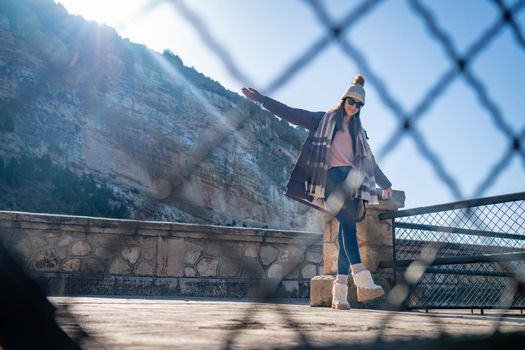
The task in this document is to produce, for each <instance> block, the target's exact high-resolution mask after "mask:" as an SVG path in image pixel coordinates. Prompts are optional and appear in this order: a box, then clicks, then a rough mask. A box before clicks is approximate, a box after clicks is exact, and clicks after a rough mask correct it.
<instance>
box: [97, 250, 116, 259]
mask: <svg viewBox="0 0 525 350" xmlns="http://www.w3.org/2000/svg"><path fill="white" fill-rule="evenodd" d="M95 256H96V257H98V258H100V259H102V260H108V259H110V258H112V257H113V253H112V252H111V250H109V249H108V248H105V247H97V248H95Z"/></svg>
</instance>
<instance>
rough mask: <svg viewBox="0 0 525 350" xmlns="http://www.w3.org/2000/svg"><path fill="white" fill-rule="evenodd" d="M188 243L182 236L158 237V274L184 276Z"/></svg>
mask: <svg viewBox="0 0 525 350" xmlns="http://www.w3.org/2000/svg"><path fill="white" fill-rule="evenodd" d="M185 257H186V244H185V242H184V239H182V238H165V237H159V238H158V246H157V264H156V269H155V271H156V274H157V275H159V276H174V277H178V276H180V277H182V276H184V267H185V263H184V260H185Z"/></svg>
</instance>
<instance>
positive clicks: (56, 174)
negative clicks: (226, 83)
mask: <svg viewBox="0 0 525 350" xmlns="http://www.w3.org/2000/svg"><path fill="white" fill-rule="evenodd" d="M305 137H306V132H305V130H302V129H296V128H294V127H292V126H290V125H289V124H288V123H287V122H284V121H282V120H279V119H278V118H276V117H275V116H273V115H271V114H270V113H268V112H267V111H264V110H262V109H261V108H259V107H258V106H256V105H254V104H253V103H250V102H247V101H246V100H245V99H243V98H242V97H240V96H239V95H237V94H235V93H232V92H230V91H227V90H226V89H224V88H223V87H222V86H221V85H220V84H219V83H218V82H216V81H213V80H212V79H209V78H207V77H205V76H203V75H202V74H200V73H198V72H196V71H195V70H194V69H192V68H188V67H186V66H184V64H183V62H182V61H181V60H180V59H179V58H178V57H177V56H176V55H174V54H173V53H171V52H169V51H166V52H164V53H163V54H160V53H157V52H154V51H152V50H149V49H148V48H147V47H145V46H143V45H138V44H134V43H131V42H129V41H128V40H125V39H122V38H120V37H119V36H118V34H117V33H116V32H115V31H114V30H113V29H112V28H109V27H106V26H101V25H98V24H96V23H93V22H87V21H85V20H84V19H82V18H81V17H78V16H71V15H69V14H68V13H67V12H66V11H65V9H64V8H63V7H62V6H60V5H57V4H55V3H54V2H53V1H52V0H2V2H0V171H2V172H3V174H0V175H2V176H0V209H2V210H13V209H15V210H28V211H41V212H54V211H55V212H65V213H74V214H84V215H90V214H91V215H100V214H99V213H104V211H101V209H100V207H101V205H100V203H99V204H97V201H96V200H95V199H96V198H97V196H99V194H97V192H96V190H97V189H98V191H99V192H100V189H101V186H102V187H103V189H104V190H105V191H106V192H107V191H110V192H111V195H110V196H109V197H108V198H109V199H108V203H106V205H109V207H111V208H113V209H114V211H112V212H111V213H119V214H115V215H116V216H118V215H121V216H122V215H124V217H130V218H134V219H147V220H169V221H182V222H198V223H212V224H222V225H236V226H241V225H244V226H255V227H265V226H267V227H270V228H283V229H286V228H294V229H307V230H318V229H319V226H318V224H316V223H317V221H319V220H318V217H317V215H315V214H314V213H313V211H312V210H310V209H308V208H306V207H304V206H302V205H300V204H297V203H295V202H294V201H292V200H290V199H288V198H286V197H285V196H284V195H283V194H282V187H283V186H284V185H285V184H286V180H287V178H288V176H289V173H290V171H291V169H292V166H293V163H294V160H295V158H296V157H297V156H298V153H299V149H300V145H301V143H302V142H303V140H304V139H305ZM21 159H23V162H22V161H21ZM42 159H45V160H46V161H42ZM24 162H25V163H24ZM23 164H31V167H28V166H26V167H25V168H24V166H22V165H23ZM35 164H45V166H44V165H41V166H40V165H39V166H36V165H35ZM29 168H31V169H32V170H27V169H29ZM24 169H25V170H24ZM57 169H59V170H57ZM8 170H10V171H8ZM9 174H10V175H9ZM64 174H67V175H68V177H69V178H71V177H77V178H78V179H77V180H74V181H73V180H71V179H70V181H69V182H67V184H69V185H67V184H65V182H64V181H62V180H61V179H62V177H61V176H64ZM28 179H31V181H29V180H28ZM86 179H89V181H91V182H86V181H87V180H86ZM26 180H27V181H26ZM68 186H69V188H68V189H67V191H69V193H70V194H69V195H68V196H64V195H63V194H62V192H63V191H65V188H66V187H68ZM94 191H95V192H94ZM106 192H104V193H106ZM41 197H45V199H46V200H43V199H42V198H41ZM64 198H69V199H67V200H66V199H64ZM50 199H52V200H50ZM75 201H76V202H81V203H83V205H78V203H77V204H75V208H76V209H74V210H73V209H71V206H72V205H73V204H74V203H75ZM90 201H91V202H93V205H91V204H90V207H92V208H95V209H91V210H88V211H86V210H87V209H78V208H84V207H85V204H86V203H90ZM98 202H100V200H99V201H98ZM68 208H69V209H68ZM97 208H98V209H97ZM123 208H124V209H123ZM97 210H98V211H97ZM108 215H113V214H108Z"/></svg>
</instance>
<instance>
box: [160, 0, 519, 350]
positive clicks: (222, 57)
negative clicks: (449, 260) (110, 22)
mask: <svg viewBox="0 0 525 350" xmlns="http://www.w3.org/2000/svg"><path fill="white" fill-rule="evenodd" d="M384 1H385V0H370V1H362V2H360V3H359V4H358V5H357V6H355V7H354V8H353V9H351V10H350V11H349V12H348V13H347V14H346V16H344V17H343V19H342V20H340V21H334V20H333V19H332V18H330V16H329V14H328V12H327V10H326V7H325V5H324V4H323V2H322V1H318V0H304V4H305V6H307V7H308V8H310V9H311V10H312V12H313V13H314V14H315V16H316V18H317V19H318V20H319V23H320V24H321V25H322V26H323V27H324V28H325V31H326V32H325V34H324V35H323V36H322V37H321V38H319V39H317V40H314V41H313V42H312V44H311V45H310V46H309V47H308V48H307V49H306V50H305V51H304V52H303V53H302V54H301V55H298V57H297V58H295V59H294V60H293V61H292V62H291V63H290V64H289V65H287V66H286V67H284V69H283V70H282V71H281V73H279V74H278V75H277V76H276V77H275V78H273V79H271V82H270V83H269V84H268V86H266V87H264V88H262V89H261V90H262V92H263V93H264V94H271V93H273V92H275V91H276V90H278V89H279V88H282V87H283V86H285V85H286V84H287V83H288V82H289V81H291V79H292V78H293V77H295V76H296V75H298V74H300V73H301V71H303V70H304V69H306V67H307V66H308V65H309V64H310V63H311V62H312V61H314V60H315V59H316V58H318V57H319V56H320V55H321V54H322V53H323V52H324V51H325V50H327V48H328V47H329V46H330V45H332V44H334V45H339V46H340V47H341V49H342V50H343V52H344V53H345V54H346V55H347V57H348V59H349V60H351V61H352V62H353V63H355V64H356V65H357V67H358V68H359V70H360V71H361V72H362V73H363V74H364V75H365V76H366V77H367V80H368V82H370V84H372V85H373V86H374V88H375V89H376V90H377V92H378V95H379V98H380V99H381V102H382V103H383V104H384V105H385V106H386V107H387V108H388V109H389V110H390V111H391V113H392V114H393V115H394V116H395V117H396V118H397V121H398V125H397V128H395V130H394V131H393V132H392V134H391V136H390V137H389V139H388V141H387V142H386V143H385V145H384V146H383V148H382V149H381V150H380V152H379V157H382V158H385V157H387V156H388V155H390V154H391V153H392V152H394V151H395V149H396V147H397V146H398V145H399V143H400V141H401V140H403V139H404V138H407V137H411V138H412V139H413V141H414V142H415V144H416V146H417V150H418V151H419V152H420V153H421V155H422V156H423V158H424V159H425V160H426V161H427V162H428V163H429V164H430V165H431V167H432V169H433V170H434V172H435V174H436V175H437V176H438V178H439V179H440V180H441V181H442V182H443V183H444V184H445V185H446V186H447V188H448V189H449V190H450V192H451V193H452V194H453V196H454V197H455V198H456V199H463V198H464V197H465V193H464V191H463V190H462V189H461V187H460V186H459V184H458V182H457V181H456V179H455V178H454V176H452V174H450V173H449V172H448V171H447V170H446V169H445V167H444V165H443V162H442V160H441V159H440V157H439V155H438V154H437V152H435V151H434V150H433V149H432V148H431V147H430V146H429V145H428V143H427V142H426V141H425V139H424V137H423V136H422V135H421V133H420V131H419V130H418V126H417V124H418V123H421V121H422V120H424V115H425V113H426V112H427V111H428V110H429V109H430V108H431V107H432V106H433V104H435V103H436V101H437V100H438V99H439V98H440V96H442V95H443V94H444V93H445V92H446V91H447V89H448V88H449V87H450V86H451V84H452V82H453V81H454V80H455V79H457V78H459V77H461V76H462V77H463V78H464V79H465V81H466V82H467V83H468V85H469V86H470V88H471V89H472V91H473V92H474V93H475V94H476V95H477V97H478V100H479V103H480V104H481V105H482V106H483V107H485V109H486V110H487V111H488V112H489V114H490V116H491V118H492V121H493V125H494V127H495V128H496V129H497V130H498V131H499V132H500V133H501V134H502V135H504V136H505V138H506V139H507V141H508V142H507V147H506V150H505V152H503V154H502V155H501V157H500V159H498V161H496V162H495V163H494V165H493V166H492V168H491V169H489V171H488V172H487V174H486V176H485V178H484V179H483V181H481V183H480V184H479V185H478V186H477V188H476V191H475V196H476V197H479V196H482V195H483V194H484V193H485V192H486V190H487V189H488V188H489V187H490V186H491V185H492V184H493V183H494V182H495V181H496V180H497V179H498V177H499V176H500V175H501V174H502V173H503V171H504V170H505V169H506V168H507V167H508V165H509V164H510V161H511V160H512V158H513V157H514V156H516V157H519V158H521V161H522V162H523V165H524V166H525V149H524V146H523V144H524V142H523V141H524V139H525V128H524V129H522V130H514V129H513V128H512V127H511V126H510V125H509V124H508V123H507V122H506V120H505V118H504V116H503V113H502V111H501V108H500V107H499V106H498V104H497V102H496V101H495V99H494V98H493V97H491V96H490V94H489V93H488V91H487V89H486V87H485V85H484V84H483V82H482V81H481V80H480V79H479V78H478V77H477V76H476V75H475V74H474V72H473V71H472V70H471V69H470V65H471V62H472V61H473V60H474V59H475V58H476V57H477V56H479V55H480V54H481V53H482V52H483V51H484V50H486V48H487V47H488V45H489V44H490V42H491V41H493V40H494V39H495V38H497V37H498V36H499V35H501V33H502V31H503V30H504V29H505V28H510V30H511V31H512V33H513V35H514V38H515V41H516V45H517V46H518V47H519V48H521V49H522V51H523V53H524V54H525V40H524V35H523V32H522V30H521V28H520V27H519V25H518V23H517V22H516V19H515V18H516V17H517V15H518V14H519V13H520V11H522V10H523V7H524V6H525V1H523V0H521V1H517V2H515V3H514V4H513V5H511V6H508V5H506V4H505V3H504V2H503V1H501V0H494V1H492V2H493V3H494V5H495V6H494V7H495V9H496V11H498V12H499V17H498V20H497V21H496V22H495V23H493V24H492V25H491V26H490V27H489V28H488V29H487V30H485V31H484V32H483V33H481V34H480V36H479V37H478V38H477V39H476V40H474V41H473V42H472V43H471V45H470V46H469V47H468V49H467V50H466V51H465V52H458V50H456V49H455V48H454V45H453V43H452V40H451V38H450V37H449V35H448V34H447V32H446V30H445V29H444V28H442V27H441V26H440V24H439V22H438V21H437V19H436V17H435V16H434V15H433V13H432V11H431V10H430V9H429V8H428V6H426V5H425V4H424V3H423V2H422V1H420V0H407V2H408V4H409V7H410V9H411V11H412V13H413V15H414V16H416V17H417V18H419V19H420V20H421V21H422V22H423V24H424V25H425V27H426V29H427V31H428V34H429V38H430V39H429V40H434V41H436V42H437V43H438V44H439V45H440V46H441V47H442V48H443V50H444V52H445V53H446V56H447V57H448V59H449V61H450V63H451V65H450V68H449V69H448V70H446V71H445V72H443V73H442V74H441V75H440V77H439V78H438V79H437V81H436V82H435V83H434V84H432V85H431V87H430V88H429V89H428V90H427V92H426V94H425V95H424V97H423V98H422V99H421V100H420V101H419V102H418V103H416V105H415V107H414V108H413V109H412V110H406V109H404V108H403V107H402V106H401V105H400V104H399V103H398V102H397V99H396V98H395V96H394V95H393V94H392V93H391V92H390V91H389V90H388V89H387V88H386V84H385V83H384V82H383V80H382V78H381V76H380V75H379V74H377V73H376V72H375V71H374V70H373V69H372V68H371V67H370V65H369V64H368V63H367V60H366V59H365V58H364V56H363V55H362V54H361V53H360V50H359V49H357V48H356V47H355V46H354V45H353V44H352V43H351V42H349V41H348V40H347V39H346V36H345V35H344V34H345V33H347V32H349V31H350V30H352V27H353V26H354V25H355V24H356V23H358V22H359V21H363V20H366V17H367V16H368V15H369V14H370V13H372V12H373V11H374V9H375V8H377V6H378V5H379V4H381V3H383V2H384ZM167 2H168V3H170V4H172V5H173V9H174V10H175V11H177V12H178V13H179V14H180V15H181V16H183V17H184V18H185V19H186V20H187V21H188V22H189V23H190V24H191V25H192V26H193V28H194V29H195V31H196V32H197V33H198V35H199V37H200V38H201V40H202V42H203V43H204V44H205V45H206V47H207V48H208V49H209V51H210V53H211V54H214V55H215V56H216V57H217V58H218V59H219V61H220V62H221V63H222V65H223V66H224V67H225V68H226V69H227V71H228V72H229V73H230V75H231V76H232V77H233V78H234V79H235V80H237V81H238V82H239V83H240V84H242V85H245V86H253V83H252V81H250V79H249V78H248V75H247V74H246V73H245V72H242V71H241V69H240V68H239V65H237V64H236V62H235V58H234V56H233V55H232V54H231V53H229V52H228V51H227V50H226V49H225V48H224V47H223V46H222V45H221V43H220V41H219V40H217V38H215V37H214V35H213V33H211V31H210V30H209V29H208V28H207V26H206V23H205V21H204V20H202V19H201V18H200V17H199V15H198V14H197V13H196V12H194V11H192V10H191V8H190V7H189V6H188V5H187V4H186V3H185V2H184V1H169V0H167ZM450 220H452V221H456V222H457V221H462V220H466V221H468V222H470V223H472V222H477V225H478V226H479V225H483V224H482V222H483V220H484V217H483V216H482V215H481V217H480V215H478V213H475V212H471V211H470V210H468V209H467V210H464V211H462V212H461V213H459V214H458V213H456V215H455V217H454V218H453V219H450V218H449V221H450ZM480 222H481V223H480ZM445 233H446V232H445ZM438 249H439V248H438V247H436V246H431V245H428V246H425V247H424V248H423V249H422V250H421V251H420V252H419V256H417V257H414V258H415V259H416V264H415V265H414V264H413V265H412V269H410V267H409V269H408V270H409V271H408V272H409V274H408V275H409V276H410V278H409V281H406V280H405V281H403V282H400V283H398V285H396V287H394V289H393V290H392V292H391V293H390V295H389V296H388V298H389V300H390V301H391V304H392V306H393V307H394V308H395V309H397V308H400V307H401V306H402V304H403V303H404V302H405V300H406V298H408V295H409V289H410V288H414V287H415V286H417V284H418V283H419V281H420V280H421V279H422V278H423V276H424V272H425V271H426V270H427V269H428V268H429V266H430V265H431V264H432V263H433V262H434V261H435V259H436V258H437V256H438V254H437V252H438ZM410 272H413V273H411V274H410ZM514 273H515V271H514ZM511 276H513V275H512V274H511ZM514 277H515V276H514ZM514 279H515V281H517V282H518V283H517V284H518V285H520V288H523V285H522V284H523V283H522V282H523V281H519V280H518V279H517V278H514ZM513 291H514V292H515V290H514V289H509V290H508V293H506V294H505V293H504V295H503V296H501V295H500V299H502V300H501V301H502V304H501V305H507V304H508V305H510V304H511V303H512V297H513V296H514V294H513ZM268 296H271V293H270V294H268V295H266V296H265V297H266V298H268ZM509 297H510V300H511V302H510V303H509V302H508V299H509ZM249 317H250V316H249V315H246V317H245V321H246V320H248V319H249ZM392 317H393V314H391V315H390V316H389V317H386V318H385V319H384V323H383V327H380V329H384V326H385V325H386V324H387V323H388V322H390V319H391V318H392ZM435 320H436V325H437V326H438V329H441V330H442V329H443V327H441V326H440V324H439V321H438V320H437V319H435ZM287 322H288V325H289V326H294V322H292V321H291V320H290V319H288V318H287ZM295 327H296V329H297V330H298V332H299V333H300V338H301V339H302V340H303V342H302V344H303V346H306V345H308V340H307V337H306V336H305V335H304V334H303V333H302V332H301V331H300V328H299V327H297V325H295ZM240 328H242V324H241V325H240ZM495 329H497V327H495ZM442 333H444V332H443V331H442ZM381 336H382V331H380V332H379V334H378V337H377V339H378V341H380V339H381ZM233 337H234V335H232V337H231V338H230V339H229V340H228V342H227V343H226V348H229V347H230V346H231V344H232V341H233ZM375 345H378V343H377V342H376V344H375Z"/></svg>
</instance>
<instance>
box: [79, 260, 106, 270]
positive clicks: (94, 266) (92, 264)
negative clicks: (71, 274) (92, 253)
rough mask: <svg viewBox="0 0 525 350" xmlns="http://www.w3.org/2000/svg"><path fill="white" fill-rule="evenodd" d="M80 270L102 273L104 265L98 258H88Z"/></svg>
mask: <svg viewBox="0 0 525 350" xmlns="http://www.w3.org/2000/svg"><path fill="white" fill-rule="evenodd" d="M82 270H83V271H84V272H89V273H104V272H105V271H106V266H105V265H104V264H103V263H102V262H101V261H100V260H98V259H95V258H89V259H87V260H86V262H85V263H84V266H83V268H82Z"/></svg>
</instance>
